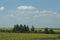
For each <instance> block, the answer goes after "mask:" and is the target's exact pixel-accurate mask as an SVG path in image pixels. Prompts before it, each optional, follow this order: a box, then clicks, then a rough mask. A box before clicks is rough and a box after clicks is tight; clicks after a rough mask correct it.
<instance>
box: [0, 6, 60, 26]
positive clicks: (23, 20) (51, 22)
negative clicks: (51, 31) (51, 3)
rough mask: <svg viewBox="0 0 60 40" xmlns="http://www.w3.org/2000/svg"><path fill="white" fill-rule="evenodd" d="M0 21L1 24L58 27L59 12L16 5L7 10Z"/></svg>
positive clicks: (59, 21) (59, 20)
mask: <svg viewBox="0 0 60 40" xmlns="http://www.w3.org/2000/svg"><path fill="white" fill-rule="evenodd" d="M0 9H1V8H0ZM4 18H5V19H4ZM1 21H3V22H1V24H3V23H5V24H8V25H9V24H10V25H12V24H27V25H35V26H36V27H57V26H58V27H59V26H60V25H59V23H60V14H59V13H57V12H54V11H49V10H38V9H37V8H35V7H33V6H18V7H16V10H12V11H9V12H8V14H7V15H6V16H5V17H3V18H2V19H1Z"/></svg>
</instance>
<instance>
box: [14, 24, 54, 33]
mask: <svg viewBox="0 0 60 40" xmlns="http://www.w3.org/2000/svg"><path fill="white" fill-rule="evenodd" d="M13 32H18V33H28V32H30V33H46V34H54V31H53V29H48V28H45V29H44V32H42V31H41V30H40V31H38V30H35V28H34V26H32V27H31V28H29V26H28V25H25V24H24V25H22V24H20V25H18V24H17V25H14V28H13Z"/></svg>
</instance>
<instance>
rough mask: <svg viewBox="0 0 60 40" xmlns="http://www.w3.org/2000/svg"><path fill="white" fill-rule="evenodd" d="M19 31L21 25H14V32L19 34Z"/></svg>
mask: <svg viewBox="0 0 60 40" xmlns="http://www.w3.org/2000/svg"><path fill="white" fill-rule="evenodd" d="M18 29H19V25H18V24H17V25H14V28H13V32H18Z"/></svg>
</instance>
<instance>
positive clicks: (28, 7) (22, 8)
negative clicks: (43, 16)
mask: <svg viewBox="0 0 60 40" xmlns="http://www.w3.org/2000/svg"><path fill="white" fill-rule="evenodd" d="M17 9H19V10H31V9H35V7H33V6H18V7H17Z"/></svg>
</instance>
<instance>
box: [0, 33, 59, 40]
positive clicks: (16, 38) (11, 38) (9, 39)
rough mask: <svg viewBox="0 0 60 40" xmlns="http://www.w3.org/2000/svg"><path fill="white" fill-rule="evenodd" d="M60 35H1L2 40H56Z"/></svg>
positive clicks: (0, 39)
mask: <svg viewBox="0 0 60 40" xmlns="http://www.w3.org/2000/svg"><path fill="white" fill-rule="evenodd" d="M58 36H60V34H35V33H0V40H20V39H22V40H23V39H33V38H56V37H58Z"/></svg>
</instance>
